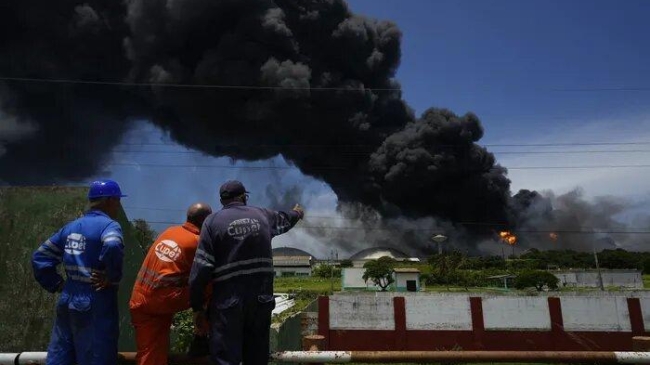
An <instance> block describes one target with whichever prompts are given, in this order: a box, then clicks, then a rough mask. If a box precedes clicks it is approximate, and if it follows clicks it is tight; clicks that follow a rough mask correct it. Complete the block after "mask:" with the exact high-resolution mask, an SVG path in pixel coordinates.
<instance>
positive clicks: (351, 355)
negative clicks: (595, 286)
mask: <svg viewBox="0 0 650 365" xmlns="http://www.w3.org/2000/svg"><path fill="white" fill-rule="evenodd" d="M46 355H47V353H45V352H23V353H18V354H0V365H13V364H20V365H28V364H29V365H39V364H45V357H46ZM271 360H272V361H278V362H291V363H354V362H356V363H360V362H364V363H403V362H411V363H418V362H420V363H430V362H445V363H462V362H473V363H479V362H490V363H496V362H519V363H540V362H541V363H583V362H598V363H608V364H616V363H618V364H650V352H613V351H283V352H275V353H273V354H271ZM119 362H120V363H124V364H132V363H134V362H135V352H121V353H119ZM169 364H170V365H188V364H191V365H204V364H208V359H207V358H190V357H188V356H187V355H182V354H170V357H169Z"/></svg>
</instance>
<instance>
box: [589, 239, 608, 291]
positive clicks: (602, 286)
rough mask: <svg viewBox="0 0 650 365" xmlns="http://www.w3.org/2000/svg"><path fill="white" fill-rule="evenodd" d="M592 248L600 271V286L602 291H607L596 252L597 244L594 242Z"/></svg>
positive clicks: (597, 268) (597, 269)
mask: <svg viewBox="0 0 650 365" xmlns="http://www.w3.org/2000/svg"><path fill="white" fill-rule="evenodd" d="M591 248H592V249H593V251H594V261H595V262H596V271H598V285H599V286H600V290H601V291H605V284H603V273H602V272H600V266H598V255H597V254H596V245H594V244H593V243H592V244H591Z"/></svg>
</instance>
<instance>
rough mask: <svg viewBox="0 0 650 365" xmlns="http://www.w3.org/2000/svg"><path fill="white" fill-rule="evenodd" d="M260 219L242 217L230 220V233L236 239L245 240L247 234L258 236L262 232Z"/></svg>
mask: <svg viewBox="0 0 650 365" xmlns="http://www.w3.org/2000/svg"><path fill="white" fill-rule="evenodd" d="M260 228H261V225H260V221H259V220H257V219H255V218H242V219H237V220H235V221H232V222H230V224H229V225H228V234H229V235H230V236H231V237H233V238H234V239H236V240H243V239H244V238H245V237H246V236H248V235H252V236H257V235H258V234H259V232H260Z"/></svg>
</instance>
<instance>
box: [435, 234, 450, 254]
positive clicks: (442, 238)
mask: <svg viewBox="0 0 650 365" xmlns="http://www.w3.org/2000/svg"><path fill="white" fill-rule="evenodd" d="M431 240H432V241H433V242H436V243H437V244H438V255H442V243H443V242H445V241H446V240H447V236H443V235H441V234H437V235H435V236H433V237H431Z"/></svg>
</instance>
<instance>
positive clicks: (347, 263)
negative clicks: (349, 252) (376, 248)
mask: <svg viewBox="0 0 650 365" xmlns="http://www.w3.org/2000/svg"><path fill="white" fill-rule="evenodd" d="M352 266H353V264H352V260H347V259H346V260H341V268H346V267H352Z"/></svg>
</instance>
